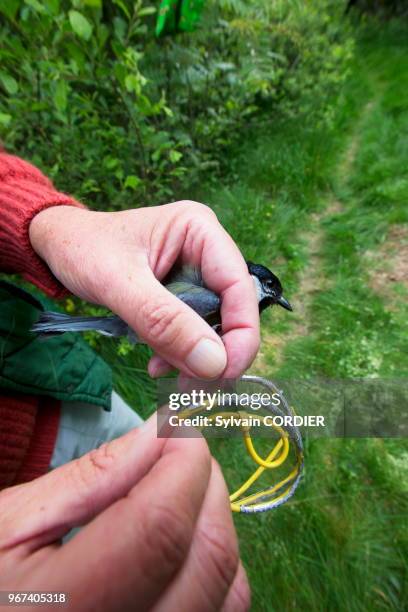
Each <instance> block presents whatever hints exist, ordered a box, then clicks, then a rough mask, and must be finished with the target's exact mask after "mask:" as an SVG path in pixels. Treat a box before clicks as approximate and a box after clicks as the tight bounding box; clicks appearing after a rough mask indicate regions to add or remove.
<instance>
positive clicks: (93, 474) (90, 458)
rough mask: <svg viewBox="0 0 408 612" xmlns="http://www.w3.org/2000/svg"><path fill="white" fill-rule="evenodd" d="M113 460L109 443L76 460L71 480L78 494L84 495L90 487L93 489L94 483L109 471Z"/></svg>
mask: <svg viewBox="0 0 408 612" xmlns="http://www.w3.org/2000/svg"><path fill="white" fill-rule="evenodd" d="M114 460H115V458H114V454H113V452H112V450H111V443H110V442H105V443H104V444H102V445H101V446H100V447H99V448H96V449H94V450H92V451H90V452H89V453H87V454H86V455H83V456H82V457H80V458H79V459H77V461H75V462H74V463H73V464H72V465H73V469H72V470H71V480H73V481H74V484H75V486H76V489H77V491H78V493H79V494H80V495H81V494H83V495H86V493H87V491H88V489H89V487H90V486H92V487H93V488H94V487H95V482H96V481H98V480H100V479H102V478H103V477H104V476H105V474H106V473H108V472H109V471H110V469H111V466H112V464H113V462H114Z"/></svg>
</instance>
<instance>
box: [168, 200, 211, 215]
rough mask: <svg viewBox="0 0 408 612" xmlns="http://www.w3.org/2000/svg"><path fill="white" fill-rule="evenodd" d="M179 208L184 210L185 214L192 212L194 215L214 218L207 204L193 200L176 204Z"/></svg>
mask: <svg viewBox="0 0 408 612" xmlns="http://www.w3.org/2000/svg"><path fill="white" fill-rule="evenodd" d="M177 205H178V206H179V207H182V208H184V209H185V210H186V211H187V212H194V214H201V215H203V216H204V215H207V216H214V217H215V216H216V214H215V212H214V211H213V210H212V208H211V207H210V206H208V205H207V204H202V203H201V202H195V201H194V200H181V201H179V202H177Z"/></svg>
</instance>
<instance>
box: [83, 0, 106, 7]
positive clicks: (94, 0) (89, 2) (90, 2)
mask: <svg viewBox="0 0 408 612" xmlns="http://www.w3.org/2000/svg"><path fill="white" fill-rule="evenodd" d="M83 3H84V4H85V5H86V6H92V8H101V6H102V0H83Z"/></svg>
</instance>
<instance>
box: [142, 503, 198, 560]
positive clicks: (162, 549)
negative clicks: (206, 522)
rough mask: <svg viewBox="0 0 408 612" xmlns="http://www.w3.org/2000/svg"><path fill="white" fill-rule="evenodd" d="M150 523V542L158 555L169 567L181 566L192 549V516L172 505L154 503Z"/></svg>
mask: <svg viewBox="0 0 408 612" xmlns="http://www.w3.org/2000/svg"><path fill="white" fill-rule="evenodd" d="M150 525H151V531H152V533H151V534H150V536H149V542H150V546H151V547H153V548H154V549H155V551H156V553H157V557H158V558H160V559H161V560H162V562H165V563H166V564H167V566H168V567H170V568H179V567H180V566H181V565H182V564H183V562H184V560H185V557H186V556H187V554H188V551H189V549H190V544H191V539H192V534H193V525H192V522H191V518H189V517H188V515H187V513H183V512H177V511H176V510H174V509H173V508H172V507H170V506H164V505H159V504H153V506H152V508H151V510H150Z"/></svg>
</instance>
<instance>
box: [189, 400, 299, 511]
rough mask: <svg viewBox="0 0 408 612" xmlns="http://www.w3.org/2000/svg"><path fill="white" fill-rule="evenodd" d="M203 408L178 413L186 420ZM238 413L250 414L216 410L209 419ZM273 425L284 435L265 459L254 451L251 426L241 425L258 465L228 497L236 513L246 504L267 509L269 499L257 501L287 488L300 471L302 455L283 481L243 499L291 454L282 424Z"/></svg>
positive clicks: (240, 413) (287, 491)
mask: <svg viewBox="0 0 408 612" xmlns="http://www.w3.org/2000/svg"><path fill="white" fill-rule="evenodd" d="M203 408H204V406H200V407H199V408H194V409H190V410H189V409H187V410H185V411H183V412H182V413H180V414H179V418H180V419H183V418H185V416H186V415H189V416H191V415H192V414H196V413H198V412H201V411H202V410H203ZM237 415H238V416H239V417H240V418H241V419H245V418H250V416H251V415H249V414H248V413H246V412H239V413H237V412H224V413H216V414H212V415H208V419H209V420H214V419H216V417H217V416H222V418H223V419H227V418H228V417H231V416H234V417H236V416H237ZM264 418H265V417H263V418H262V421H263V420H264ZM274 427H275V429H276V430H277V431H278V432H279V434H280V436H281V437H280V440H279V441H278V442H277V443H276V444H275V446H274V448H273V449H272V450H271V452H270V453H269V455H268V456H267V458H266V459H263V458H262V457H260V455H259V454H258V453H257V452H256V450H255V447H254V444H253V442H252V438H251V435H250V427H249V426H247V425H243V424H241V429H242V433H243V437H244V442H245V446H246V449H247V451H248V454H249V455H250V457H251V458H252V459H253V460H254V462H255V463H257V464H258V466H259V467H258V468H257V469H256V470H255V472H254V473H253V474H252V475H251V476H250V477H249V478H248V479H247V480H246V481H245V482H244V484H243V485H241V487H239V489H237V490H236V491H235V492H234V493H232V494H231V495H230V498H229V499H230V503H231V510H232V511H233V512H241V511H242V510H241V507H242V506H245V507H246V508H248V507H249V508H250V509H251V510H252V511H257V510H263V509H267V507H268V502H267V501H264V502H263V503H262V502H261V503H259V504H257V503H254V502H257V500H259V499H260V498H263V497H267V496H270V495H273V493H275V491H278V490H279V489H281V488H282V487H284V486H285V485H286V484H287V483H291V481H293V480H294V479H295V478H296V476H297V475H298V473H299V470H300V462H301V458H299V456H298V461H297V466H296V467H295V468H294V469H293V470H292V472H291V473H290V474H289V475H288V476H287V477H286V478H284V479H283V480H281V481H280V482H278V483H277V484H276V485H274V486H273V487H271V488H269V489H266V490H264V491H260V492H258V493H253V494H252V495H249V496H247V497H244V498H241V496H242V495H243V494H244V493H245V492H246V491H247V490H248V489H249V488H250V487H251V486H252V485H253V484H254V483H255V482H256V481H257V480H258V478H259V477H260V476H261V474H262V473H263V472H264V471H265V470H266V469H273V468H277V467H279V466H280V465H282V464H283V463H284V461H286V459H287V457H288V455H289V440H288V435H287V433H286V432H285V431H284V430H283V429H282V428H281V427H278V426H274ZM291 486H292V485H291V484H290V485H289V487H288V488H287V489H285V491H284V492H283V493H281V494H280V495H278V496H277V497H274V498H273V502H274V503H276V502H279V501H280V500H282V499H284V498H285V497H286V496H287V495H288V493H289V492H290V490H291ZM239 498H241V499H239ZM269 504H270V502H269Z"/></svg>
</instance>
